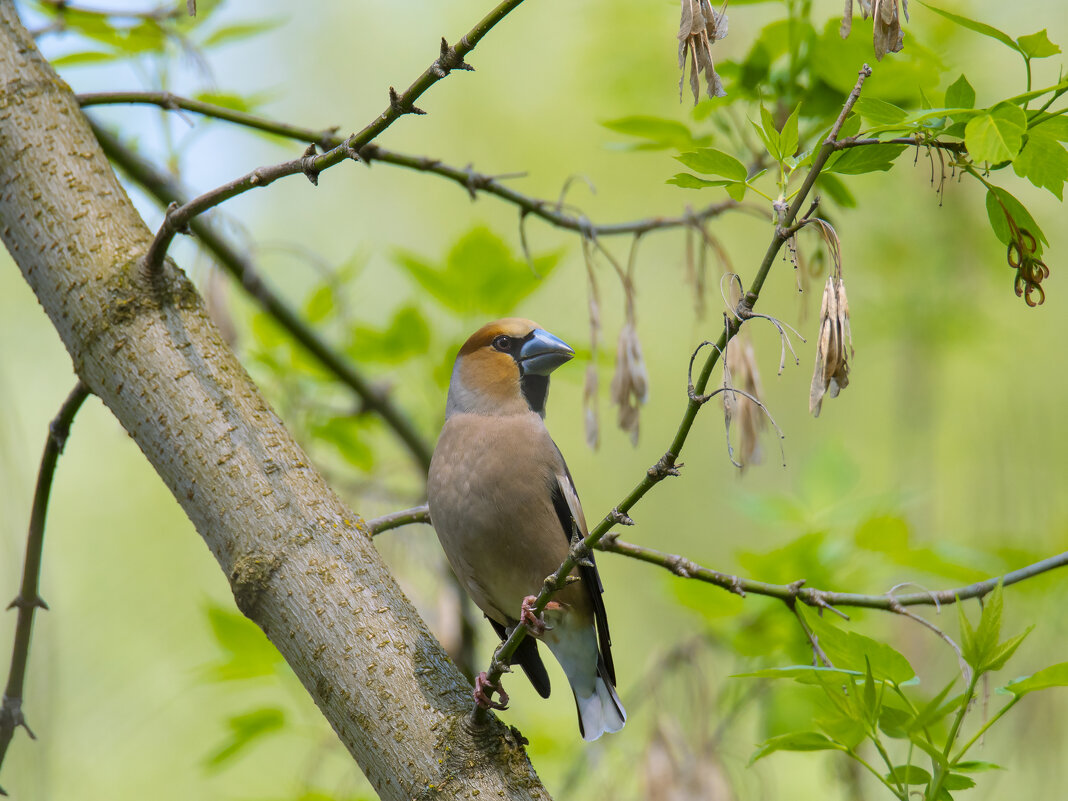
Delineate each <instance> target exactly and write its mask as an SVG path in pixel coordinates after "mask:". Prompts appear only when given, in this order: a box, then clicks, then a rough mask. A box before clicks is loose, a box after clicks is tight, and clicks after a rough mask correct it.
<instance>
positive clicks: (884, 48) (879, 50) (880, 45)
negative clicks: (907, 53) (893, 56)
mask: <svg viewBox="0 0 1068 801" xmlns="http://www.w3.org/2000/svg"><path fill="white" fill-rule="evenodd" d="M902 3H904V8H903V10H904V13H905V19H906V21H907V20H908V18H909V0H902ZM899 14H900V12H899V10H898V6H897V0H875V7H874V8H873V9H872V17H873V18H874V21H875V30H874V34H873V38H874V45H875V57H876V58H877V59H879V60H880V61H882V58H883V56H885V55H886V54H887V53H897V52H898V51H900V50H901V49H902V48H903V47H904V46H905V34H904V33H903V32H902V30H901V19H900V17H899Z"/></svg>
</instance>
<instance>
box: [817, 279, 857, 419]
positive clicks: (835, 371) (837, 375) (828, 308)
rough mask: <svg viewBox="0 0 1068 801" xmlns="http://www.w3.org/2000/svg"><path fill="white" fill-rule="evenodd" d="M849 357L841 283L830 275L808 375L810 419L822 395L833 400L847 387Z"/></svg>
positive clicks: (846, 312)
mask: <svg viewBox="0 0 1068 801" xmlns="http://www.w3.org/2000/svg"><path fill="white" fill-rule="evenodd" d="M847 342H848V348H849V350H848V353H847V351H846V348H847ZM852 356H853V336H852V332H851V331H850V329H849V302H848V301H847V300H846V292H845V283H844V282H843V281H842V279H841V277H840V276H838V275H836V274H831V275H829V276H828V277H827V284H826V285H825V286H824V288H823V300H822V302H821V304H820V320H819V336H818V338H817V339H816V369H815V371H814V372H813V374H812V388H811V390H810V392H809V397H808V410H809V411H810V412H812V415H813V416H814V417H819V415H820V408H821V406H822V405H823V396H824V394H829V395H830V396H831V397H832V398H836V397H838V393H839V392H840V391H841V390H842V389H844V388H845V387H847V386H848V385H849V359H850V358H852Z"/></svg>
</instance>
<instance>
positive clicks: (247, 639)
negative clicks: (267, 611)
mask: <svg viewBox="0 0 1068 801" xmlns="http://www.w3.org/2000/svg"><path fill="white" fill-rule="evenodd" d="M206 611H207V615H208V622H209V624H210V625H211V632H212V634H213V635H214V636H215V641H216V642H217V643H218V644H219V645H220V646H222V648H223V650H225V651H226V652H227V654H228V658H227V659H226V660H225V661H221V662H216V663H213V664H211V665H208V666H207V669H206V673H207V676H208V678H209V680H211V681H219V682H225V681H237V680H241V679H251V678H257V677H260V676H271V675H274V674H275V671H276V669H277V667H278V666H279V665H280V664H282V655H281V654H280V653H278V649H277V648H275V647H274V645H272V644H271V641H270V640H268V639H267V637H266V636H265V635H264V633H263V632H262V631H261V630H260V629H259V627H258V626H257V625H256V624H255V623H253V622H252V621H251V620H249V619H248V618H247V617H245V616H244V615H240V614H238V613H237V612H233V611H231V610H230V609H227V608H225V607H222V606H216V605H212V606H209V607H208V608H207V610H206Z"/></svg>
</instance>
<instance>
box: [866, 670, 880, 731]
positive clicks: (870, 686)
mask: <svg viewBox="0 0 1068 801" xmlns="http://www.w3.org/2000/svg"><path fill="white" fill-rule="evenodd" d="M864 710H865V711H866V712H867V713H868V715H867V718H868V721H869V722H871V723H874V722H875V721H876V720H878V718H879V707H878V701H877V696H876V694H875V679H874V677H873V676H872V674H871V660H870V659H869V658H868V655H867V654H865V655H864Z"/></svg>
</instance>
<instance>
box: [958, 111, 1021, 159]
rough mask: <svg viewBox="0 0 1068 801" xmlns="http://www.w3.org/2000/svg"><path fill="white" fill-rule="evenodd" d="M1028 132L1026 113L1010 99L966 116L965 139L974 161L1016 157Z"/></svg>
mask: <svg viewBox="0 0 1068 801" xmlns="http://www.w3.org/2000/svg"><path fill="white" fill-rule="evenodd" d="M1026 132H1027V114H1026V113H1024V110H1023V109H1022V108H1020V107H1019V106H1016V105H1013V104H1012V103H998V104H997V105H996V106H994V108H992V109H990V110H989V111H988V112H986V113H985V114H980V115H979V116H978V117H973V118H972V119H970V120H968V125H967V127H965V129H964V142H965V144H966V145H967V146H968V153H969V154H970V155H971V157H972V158H973V159H974V160H975V161H989V162H990V163H991V164H998V163H1000V162H1002V161H1008V160H1009V159H1012V158H1015V157H1016V154H1017V153H1019V152H1020V148H1021V147H1022V146H1023V135H1024V134H1025V133H1026Z"/></svg>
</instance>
